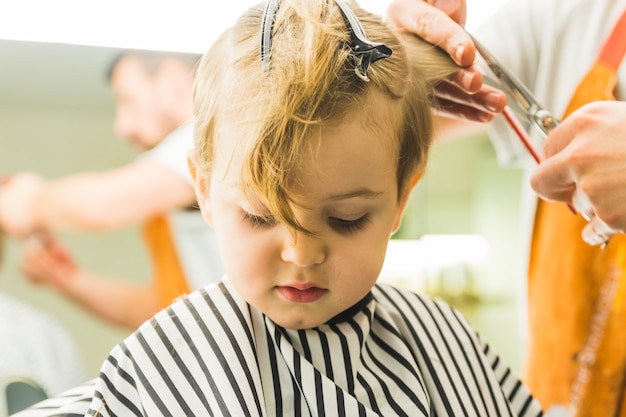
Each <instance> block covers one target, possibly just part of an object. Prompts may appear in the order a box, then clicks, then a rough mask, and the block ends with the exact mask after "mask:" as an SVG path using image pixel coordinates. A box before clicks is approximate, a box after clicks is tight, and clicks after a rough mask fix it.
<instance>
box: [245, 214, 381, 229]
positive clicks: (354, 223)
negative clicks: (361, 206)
mask: <svg viewBox="0 0 626 417" xmlns="http://www.w3.org/2000/svg"><path fill="white" fill-rule="evenodd" d="M244 220H245V221H246V222H248V223H249V224H250V225H251V226H252V227H254V228H257V229H266V228H270V227H273V226H275V225H276V220H275V219H274V217H271V216H269V217H263V216H257V215H254V214H251V213H247V212H246V213H244ZM328 222H329V224H330V227H332V228H333V229H335V230H336V231H338V232H340V233H346V234H350V233H356V232H359V231H361V230H363V229H364V228H365V225H366V224H367V223H368V222H369V215H367V214H366V215H364V216H362V217H359V218H358V219H355V220H344V219H340V218H338V217H330V218H329V219H328Z"/></svg>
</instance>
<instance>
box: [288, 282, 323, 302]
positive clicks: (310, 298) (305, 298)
mask: <svg viewBox="0 0 626 417" xmlns="http://www.w3.org/2000/svg"><path fill="white" fill-rule="evenodd" d="M327 291H328V290H325V289H323V288H318V287H309V288H306V289H298V288H295V287H289V286H283V287H278V292H279V293H280V294H281V295H282V296H283V297H285V298H286V299H287V300H288V301H291V302H293V303H312V302H314V301H317V300H319V299H320V298H322V297H323V296H324V294H326V292H327Z"/></svg>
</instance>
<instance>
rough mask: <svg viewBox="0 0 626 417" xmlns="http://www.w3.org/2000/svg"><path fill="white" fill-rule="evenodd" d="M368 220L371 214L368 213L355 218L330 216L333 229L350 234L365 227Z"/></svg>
mask: <svg viewBox="0 0 626 417" xmlns="http://www.w3.org/2000/svg"><path fill="white" fill-rule="evenodd" d="M368 222H369V215H367V214H366V215H364V216H362V217H359V218H358V219H355V220H344V219H339V218H337V217H331V218H329V223H330V226H331V227H332V228H333V229H335V230H337V231H339V232H344V233H348V234H349V233H356V232H359V231H361V230H363V229H364V228H365V225H366V224H367V223H368Z"/></svg>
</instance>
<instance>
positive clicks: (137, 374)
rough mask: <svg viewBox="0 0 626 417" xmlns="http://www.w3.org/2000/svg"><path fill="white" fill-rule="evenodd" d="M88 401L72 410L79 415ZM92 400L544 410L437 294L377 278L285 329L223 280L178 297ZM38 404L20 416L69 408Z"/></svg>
mask: <svg viewBox="0 0 626 417" xmlns="http://www.w3.org/2000/svg"><path fill="white" fill-rule="evenodd" d="M92 389H93V388H92ZM92 392H94V391H92ZM87 397H89V395H84V396H82V397H80V398H79V399H78V403H74V404H73V405H71V406H73V407H76V406H77V404H80V407H84V408H83V410H85V411H86V410H87V406H86V405H87V402H86V398H87ZM40 407H41V406H40ZM88 408H89V411H88V412H87V414H88V415H90V416H100V415H102V416H196V415H197V416H205V415H206V416H350V417H353V416H540V415H542V411H541V408H540V406H539V404H538V403H537V402H536V401H535V400H534V399H533V398H532V397H531V395H530V393H529V392H528V390H527V389H526V387H525V386H523V385H522V384H521V383H520V381H519V380H518V379H517V378H516V377H515V376H513V375H512V374H511V372H510V371H509V369H508V368H507V367H506V366H505V365H504V364H503V363H502V361H500V360H499V358H498V357H497V355H495V353H493V352H492V351H491V350H490V349H489V347H488V346H487V345H486V344H485V343H483V342H482V341H481V340H480V339H479V338H478V336H477V335H476V334H475V332H474V330H472V328H471V327H470V326H469V324H468V323H467V322H466V321H465V320H464V319H463V318H462V317H461V316H460V315H459V314H458V313H456V312H455V311H453V310H452V309H451V308H450V307H449V306H447V305H446V304H444V303H442V302H440V301H436V300H433V299H430V298H428V297H425V296H421V295H417V294H414V293H411V292H408V291H405V290H400V289H396V288H393V287H390V286H386V285H382V284H379V285H376V286H375V287H374V288H373V289H372V291H371V293H370V294H369V295H368V296H367V297H366V298H365V299H363V300H362V301H361V302H359V303H358V304H357V305H355V306H354V307H352V308H350V309H349V310H348V311H345V312H344V313H342V314H341V315H339V316H338V317H336V318H334V319H333V320H332V321H330V322H328V323H326V324H325V325H323V326H320V327H318V328H314V329H307V330H289V329H285V328H282V327H279V326H276V325H275V324H274V323H272V322H271V321H270V320H269V319H268V318H267V317H265V316H264V315H263V314H262V313H260V312H259V311H257V310H255V309H253V308H252V307H251V306H249V305H248V304H247V303H245V302H244V301H243V300H242V299H241V298H240V297H239V296H238V295H237V293H236V292H235V291H234V289H233V287H232V286H231V284H230V283H229V282H228V281H223V282H222V283H220V284H217V285H213V286H209V287H206V288H205V289H202V290H199V291H196V292H194V293H192V294H191V295H189V296H188V297H186V298H184V299H182V300H180V301H178V302H176V303H175V304H173V305H172V306H171V307H170V308H168V309H166V310H163V311H162V312H160V313H159V314H158V315H156V316H155V317H154V318H153V319H152V320H151V321H149V322H146V323H145V324H144V325H143V326H142V327H141V328H140V329H139V330H138V331H137V332H136V333H134V334H133V335H131V336H130V337H128V338H127V339H126V340H125V341H124V342H123V343H121V344H119V345H118V346H116V347H115V348H114V350H113V351H112V352H111V355H110V356H109V358H108V359H107V360H106V362H105V363H104V365H103V367H102V370H101V374H100V377H99V378H98V379H97V381H96V383H95V393H94V394H93V398H92V401H91V403H90V405H89V407H88ZM68 410H69V409H68ZM37 412H38V410H36V409H32V410H30V413H31V414H24V415H21V416H20V417H25V416H26V415H28V416H36V415H37V416H41V415H46V416H49V415H74V414H71V412H70V411H65V410H64V411H57V413H56V414H50V413H49V412H48V413H47V414H46V413H44V414H37Z"/></svg>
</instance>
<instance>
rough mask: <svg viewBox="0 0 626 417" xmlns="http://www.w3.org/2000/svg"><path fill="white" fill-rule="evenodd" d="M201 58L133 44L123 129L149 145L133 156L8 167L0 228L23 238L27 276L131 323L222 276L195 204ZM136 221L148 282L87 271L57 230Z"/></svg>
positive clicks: (120, 83) (123, 80)
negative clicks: (57, 174)
mask: <svg viewBox="0 0 626 417" xmlns="http://www.w3.org/2000/svg"><path fill="white" fill-rule="evenodd" d="M198 58H199V56H197V55H194V54H178V53H169V52H167V53H166V52H156V51H125V52H123V53H122V54H120V55H119V56H118V57H117V58H116V59H115V61H114V62H113V64H112V65H111V68H110V70H109V77H110V81H111V86H112V89H113V92H114V94H115V97H116V115H115V122H114V130H115V133H116V134H117V135H118V136H120V137H123V138H125V139H127V140H129V141H130V142H132V144H133V145H134V146H135V147H136V148H137V149H138V150H140V151H141V154H140V155H139V156H138V157H137V158H136V159H135V160H134V161H133V162H132V163H130V164H128V165H125V166H121V167H117V168H113V169H110V170H107V171H101V172H82V173H77V174H73V175H69V176H67V177H64V178H59V179H54V180H46V179H44V178H42V177H41V176H40V175H38V174H36V173H33V172H21V173H16V174H12V175H10V180H9V181H7V182H6V183H5V184H4V185H3V186H2V188H1V192H0V227H1V228H2V229H4V230H5V231H6V232H7V233H8V234H9V235H11V236H12V237H14V238H16V239H19V240H21V241H22V242H23V243H24V258H23V260H22V269H23V270H24V272H25V273H26V275H27V276H28V277H29V278H31V280H32V281H33V282H36V283H38V284H42V285H47V286H49V287H51V288H54V289H55V290H56V291H58V292H59V293H60V294H62V295H64V296H66V297H67V298H69V299H71V300H73V301H74V302H76V303H78V304H79V305H82V306H84V307H85V308H86V309H87V310H89V311H91V312H92V313H94V314H96V315H98V316H100V317H102V318H103V319H105V320H106V321H108V322H111V323H114V324H117V325H120V326H124V327H127V328H131V329H134V328H135V327H137V325H139V324H140V323H142V322H143V321H144V320H145V319H147V318H148V317H150V316H152V315H153V314H154V313H155V312H156V311H158V310H159V309H161V308H163V307H165V306H167V305H169V304H170V303H171V302H172V301H173V300H174V299H175V298H176V297H178V296H180V295H182V294H185V293H187V292H189V291H190V290H193V289H196V288H199V287H202V286H204V285H206V284H208V283H210V282H214V281H217V280H218V279H219V278H220V277H221V275H222V266H221V261H220V258H219V255H218V253H217V249H216V244H215V239H214V236H213V231H212V229H211V228H210V227H209V226H208V225H206V223H205V222H204V220H203V219H202V217H201V216H200V213H199V210H198V209H197V207H196V205H195V203H196V202H195V197H194V192H193V188H192V185H191V177H190V175H189V172H188V169H187V153H188V152H189V150H191V149H192V148H193V120H192V117H193V108H192V83H193V75H194V74H193V72H194V69H195V65H196V62H197V60H198ZM135 223H142V224H143V230H144V238H145V242H146V245H147V247H148V250H149V252H150V254H151V259H152V269H153V271H152V273H153V276H152V279H151V280H149V282H147V283H146V284H145V285H135V284H132V283H130V282H128V280H124V279H114V278H112V277H104V276H101V275H98V274H95V273H91V272H88V271H85V270H83V269H81V268H80V267H79V266H78V264H77V263H76V262H74V260H73V259H72V256H71V254H70V253H69V252H68V251H67V250H66V249H65V248H63V247H62V246H61V244H60V243H59V242H57V241H55V239H54V238H53V237H52V234H53V233H54V232H55V231H74V232H79V231H81V232H82V231H99V230H110V229H116V228H121V227H124V226H129V225H131V224H135ZM111 261H112V262H114V260H111ZM206 271H211V272H210V273H209V274H207V273H206Z"/></svg>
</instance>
